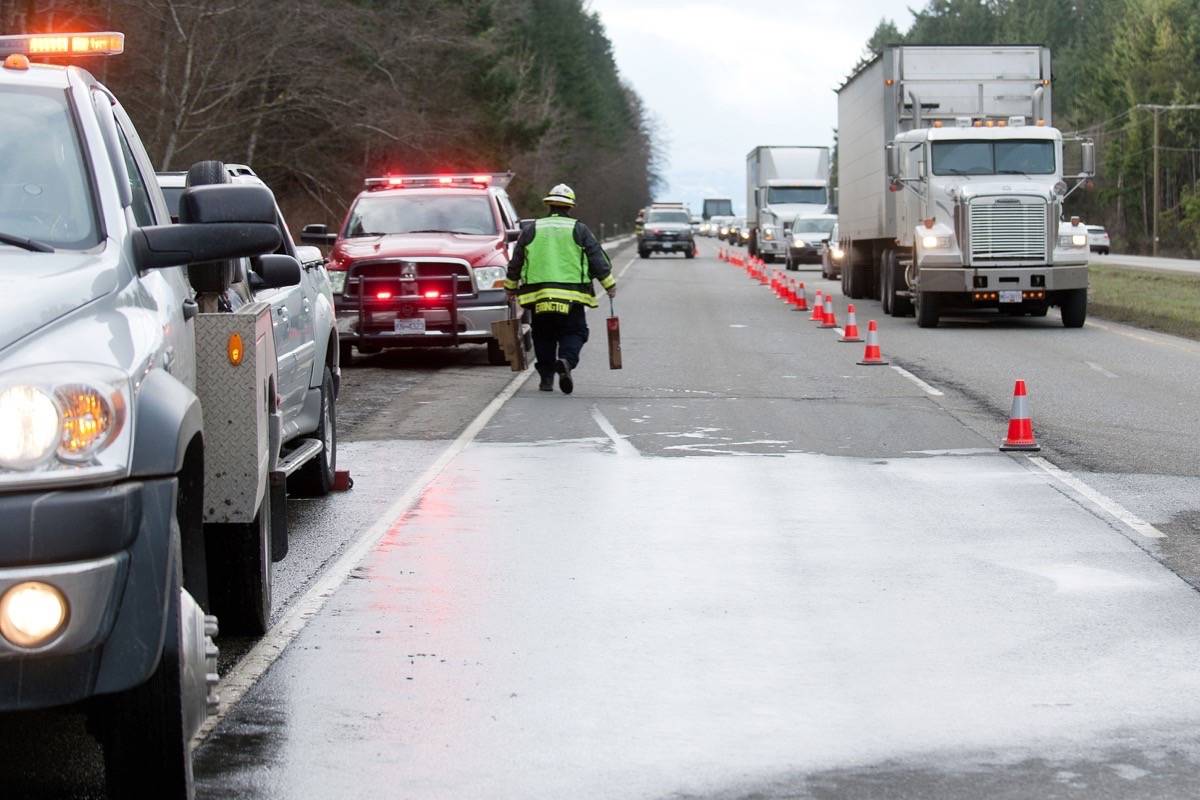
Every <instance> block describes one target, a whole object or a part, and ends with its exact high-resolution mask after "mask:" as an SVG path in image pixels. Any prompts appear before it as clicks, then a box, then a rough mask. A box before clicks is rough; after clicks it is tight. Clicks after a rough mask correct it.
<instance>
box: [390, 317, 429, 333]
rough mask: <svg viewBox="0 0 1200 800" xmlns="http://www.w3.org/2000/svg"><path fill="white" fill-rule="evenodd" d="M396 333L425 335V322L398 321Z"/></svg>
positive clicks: (416, 320) (419, 320) (413, 320)
mask: <svg viewBox="0 0 1200 800" xmlns="http://www.w3.org/2000/svg"><path fill="white" fill-rule="evenodd" d="M394 330H395V331H396V333H425V320H424V319H423V318H422V319H398V320H396V322H395V329H394Z"/></svg>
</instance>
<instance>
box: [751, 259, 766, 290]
mask: <svg viewBox="0 0 1200 800" xmlns="http://www.w3.org/2000/svg"><path fill="white" fill-rule="evenodd" d="M754 260H755V261H756V262H757V263H758V282H759V283H760V284H762V285H763V286H766V285H767V262H765V261H763V260H762V259H761V258H756V259H754Z"/></svg>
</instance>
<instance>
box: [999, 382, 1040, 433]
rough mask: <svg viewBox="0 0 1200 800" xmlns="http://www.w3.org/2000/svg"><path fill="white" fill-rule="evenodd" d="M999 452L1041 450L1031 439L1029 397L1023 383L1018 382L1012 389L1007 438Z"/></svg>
mask: <svg viewBox="0 0 1200 800" xmlns="http://www.w3.org/2000/svg"><path fill="white" fill-rule="evenodd" d="M1000 449H1001V450H1041V449H1042V448H1041V446H1040V445H1039V444H1038V443H1037V439H1035V438H1033V420H1032V419H1031V418H1030V416H1029V395H1028V393H1027V392H1026V391H1025V381H1023V380H1018V381H1017V385H1016V386H1014V387H1013V401H1012V413H1011V414H1009V415H1008V436H1006V437H1005V439H1004V444H1002V445H1000Z"/></svg>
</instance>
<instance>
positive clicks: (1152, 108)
mask: <svg viewBox="0 0 1200 800" xmlns="http://www.w3.org/2000/svg"><path fill="white" fill-rule="evenodd" d="M1134 108H1140V109H1142V110H1143V111H1149V112H1151V113H1153V114H1154V181H1153V185H1154V203H1153V206H1152V207H1153V209H1154V211H1153V216H1152V217H1151V218H1150V254H1151V255H1153V256H1157V255H1158V140H1159V136H1158V115H1159V114H1160V113H1161V112H1163V111H1200V105H1176V106H1162V105H1154V104H1151V103H1139V104H1138V105H1136V106H1134Z"/></svg>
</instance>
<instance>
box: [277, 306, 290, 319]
mask: <svg viewBox="0 0 1200 800" xmlns="http://www.w3.org/2000/svg"><path fill="white" fill-rule="evenodd" d="M275 313H276V314H278V315H279V318H280V319H282V320H284V321H285V322H286V321H287V318H288V313H287V309H286V308H284V307H283V306H280V307H279V308H277V309H275Z"/></svg>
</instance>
